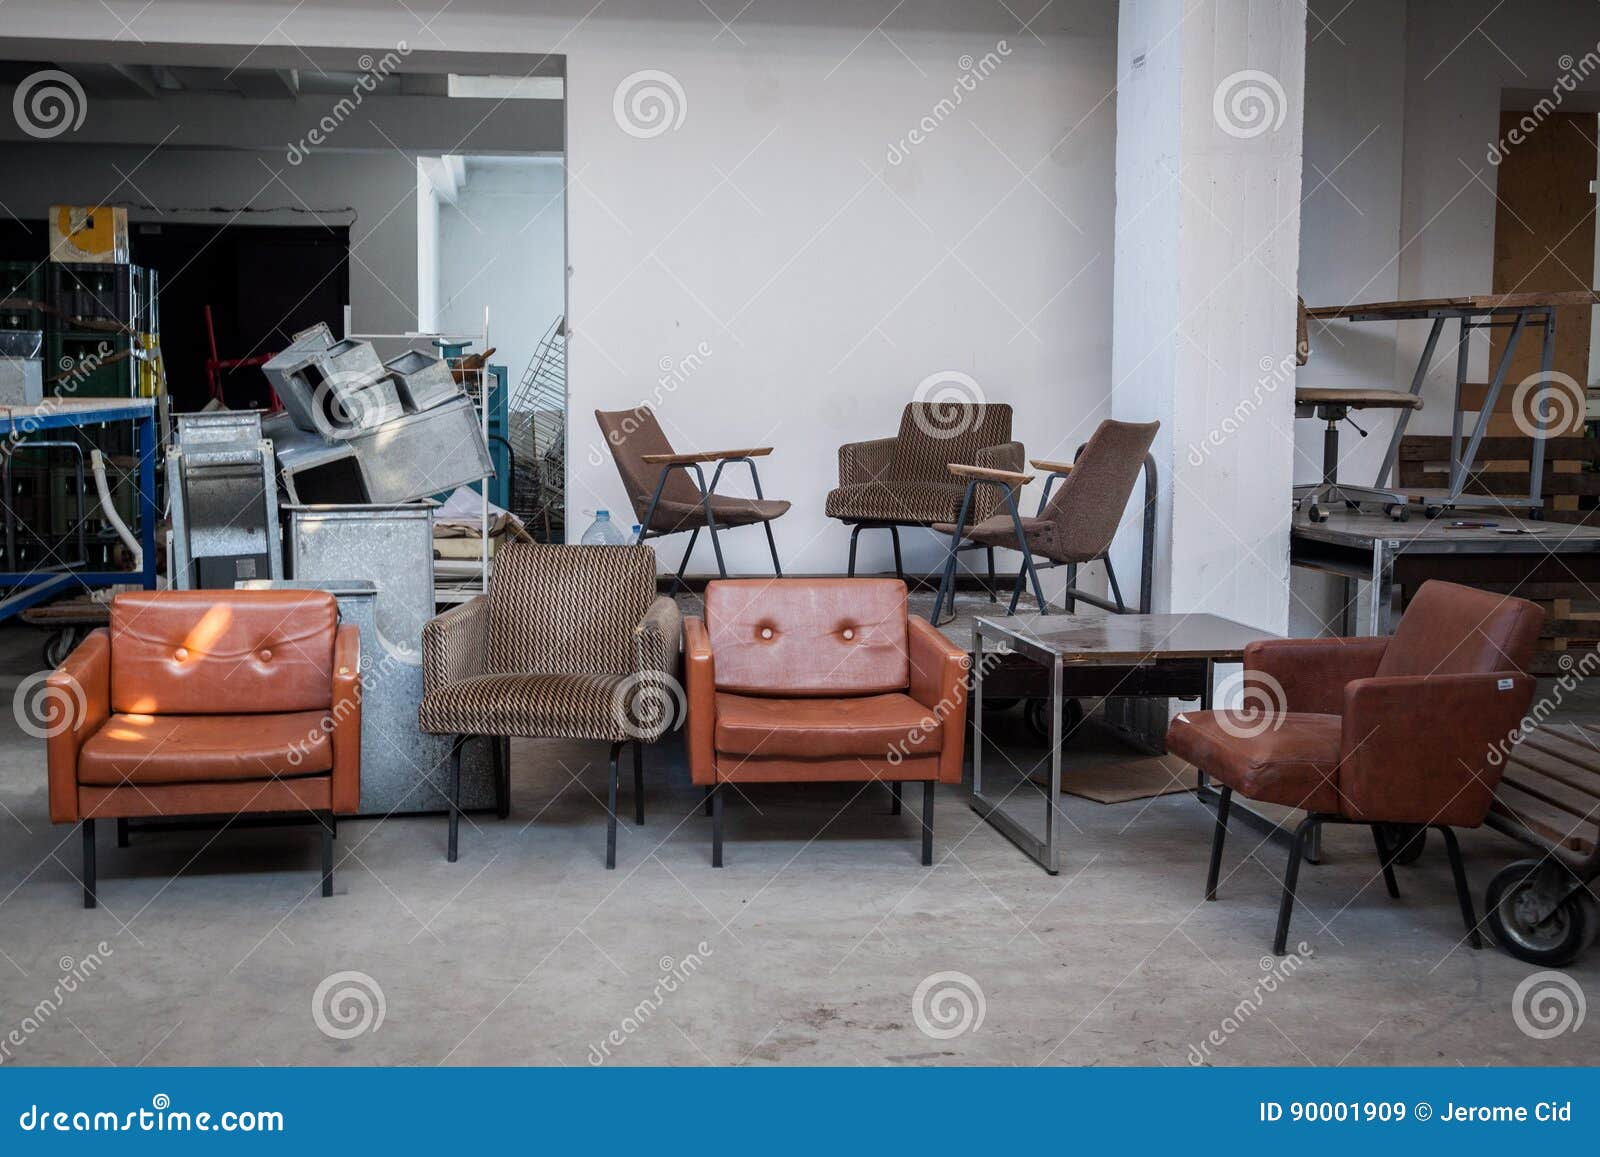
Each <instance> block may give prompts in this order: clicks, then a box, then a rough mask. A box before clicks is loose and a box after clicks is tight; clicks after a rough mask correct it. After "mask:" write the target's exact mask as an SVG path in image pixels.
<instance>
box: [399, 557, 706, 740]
mask: <svg viewBox="0 0 1600 1157" xmlns="http://www.w3.org/2000/svg"><path fill="white" fill-rule="evenodd" d="M605 549H611V548H605ZM678 694H681V693H677V694H675V693H674V692H673V691H672V690H671V685H670V683H668V682H666V681H665V680H664V679H663V680H662V681H661V682H660V683H659V684H656V685H652V684H651V682H650V677H649V676H639V675H568V674H559V675H479V676H477V677H476V678H473V679H464V680H462V681H461V682H459V683H450V684H447V685H446V686H443V687H440V688H437V689H436V690H433V691H430V692H428V693H427V694H426V695H424V696H423V697H422V705H421V707H420V708H419V710H418V720H419V722H420V723H421V726H422V730H424V731H427V732H431V733H433V734H435V735H517V736H523V737H527V738H535V739H606V740H610V741H611V742H613V743H616V742H620V741H622V740H625V739H640V740H644V741H645V742H653V741H654V740H657V739H659V738H661V736H662V735H663V734H664V733H665V732H666V731H667V730H668V728H670V727H672V726H673V725H675V724H676V723H677V722H678V721H679V717H680V716H681V715H682V704H681V702H680V701H678Z"/></svg>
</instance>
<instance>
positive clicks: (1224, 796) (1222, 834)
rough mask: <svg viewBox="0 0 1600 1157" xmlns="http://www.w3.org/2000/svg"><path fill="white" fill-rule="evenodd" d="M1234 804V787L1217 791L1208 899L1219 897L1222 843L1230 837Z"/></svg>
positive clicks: (1207, 875) (1208, 874)
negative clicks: (1230, 809)
mask: <svg viewBox="0 0 1600 1157" xmlns="http://www.w3.org/2000/svg"><path fill="white" fill-rule="evenodd" d="M1232 806H1233V788H1231V787H1224V788H1223V789H1222V790H1221V791H1219V792H1218V793H1217V830H1216V834H1215V835H1213V836H1212V837H1211V867H1210V868H1209V869H1207V871H1206V899H1207V900H1215V899H1216V898H1217V876H1218V875H1219V874H1220V873H1221V871H1222V845H1223V844H1224V843H1225V842H1226V841H1227V839H1228V809H1229V808H1230V807H1232Z"/></svg>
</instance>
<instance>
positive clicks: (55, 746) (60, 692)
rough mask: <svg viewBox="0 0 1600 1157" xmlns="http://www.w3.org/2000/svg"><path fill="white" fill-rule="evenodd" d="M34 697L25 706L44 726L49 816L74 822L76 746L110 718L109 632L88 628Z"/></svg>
mask: <svg viewBox="0 0 1600 1157" xmlns="http://www.w3.org/2000/svg"><path fill="white" fill-rule="evenodd" d="M34 700H35V701H34V703H33V704H30V705H29V706H28V707H27V708H26V709H27V710H29V712H30V714H31V715H33V716H35V723H36V724H39V725H42V726H43V727H44V728H45V729H46V730H45V733H46V739H45V762H46V764H47V765H48V767H49V785H50V822H52V823H57V824H66V823H73V822H74V821H76V820H77V819H79V818H80V817H79V812H78V752H80V751H81V750H83V745H84V743H85V742H87V740H88V738H89V736H91V735H93V734H94V733H95V732H96V731H98V730H100V727H101V725H102V724H104V723H105V721H106V720H107V719H109V718H111V632H110V631H108V630H107V629H106V628H104V627H100V628H98V629H96V630H93V631H90V632H89V637H88V638H86V639H84V641H83V642H81V643H79V644H78V645H77V647H76V648H75V649H74V650H73V652H72V653H71V654H70V655H68V656H67V658H66V662H64V663H62V664H61V666H59V667H57V668H56V669H55V670H54V671H52V672H51V673H50V674H49V675H48V676H47V677H46V679H45V682H44V686H43V687H42V688H40V689H38V691H36V693H35V696H34ZM35 734H37V732H35Z"/></svg>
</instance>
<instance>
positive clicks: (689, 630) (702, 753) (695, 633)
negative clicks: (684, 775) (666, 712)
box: [683, 618, 717, 786]
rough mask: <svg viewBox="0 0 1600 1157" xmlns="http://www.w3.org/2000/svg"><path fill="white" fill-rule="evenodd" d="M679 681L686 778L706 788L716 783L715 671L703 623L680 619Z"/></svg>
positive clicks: (708, 637) (708, 639) (708, 638)
mask: <svg viewBox="0 0 1600 1157" xmlns="http://www.w3.org/2000/svg"><path fill="white" fill-rule="evenodd" d="M683 681H684V684H685V695H686V698H687V700H688V704H689V728H688V738H687V741H686V743H685V746H686V747H688V749H689V778H690V780H691V781H692V782H694V783H697V784H701V785H703V786H709V785H711V784H714V783H716V782H717V752H716V743H715V739H716V733H717V669H716V660H715V659H714V658H713V657H712V655H711V636H710V635H708V634H707V633H706V625H705V623H704V621H702V620H700V619H695V618H688V619H684V620H683Z"/></svg>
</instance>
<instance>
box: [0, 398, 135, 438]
mask: <svg viewBox="0 0 1600 1157" xmlns="http://www.w3.org/2000/svg"><path fill="white" fill-rule="evenodd" d="M155 406H156V404H155V400H154V399H152V398H46V399H45V400H44V401H42V402H37V403H34V404H33V405H27V406H0V431H4V432H7V433H9V432H11V431H13V430H15V429H17V428H18V427H19V426H26V427H27V428H29V429H33V430H51V429H59V428H62V427H66V426H81V425H87V424H88V423H90V422H116V421H128V420H130V419H137V418H147V417H149V416H150V415H152V414H153V413H155Z"/></svg>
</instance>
